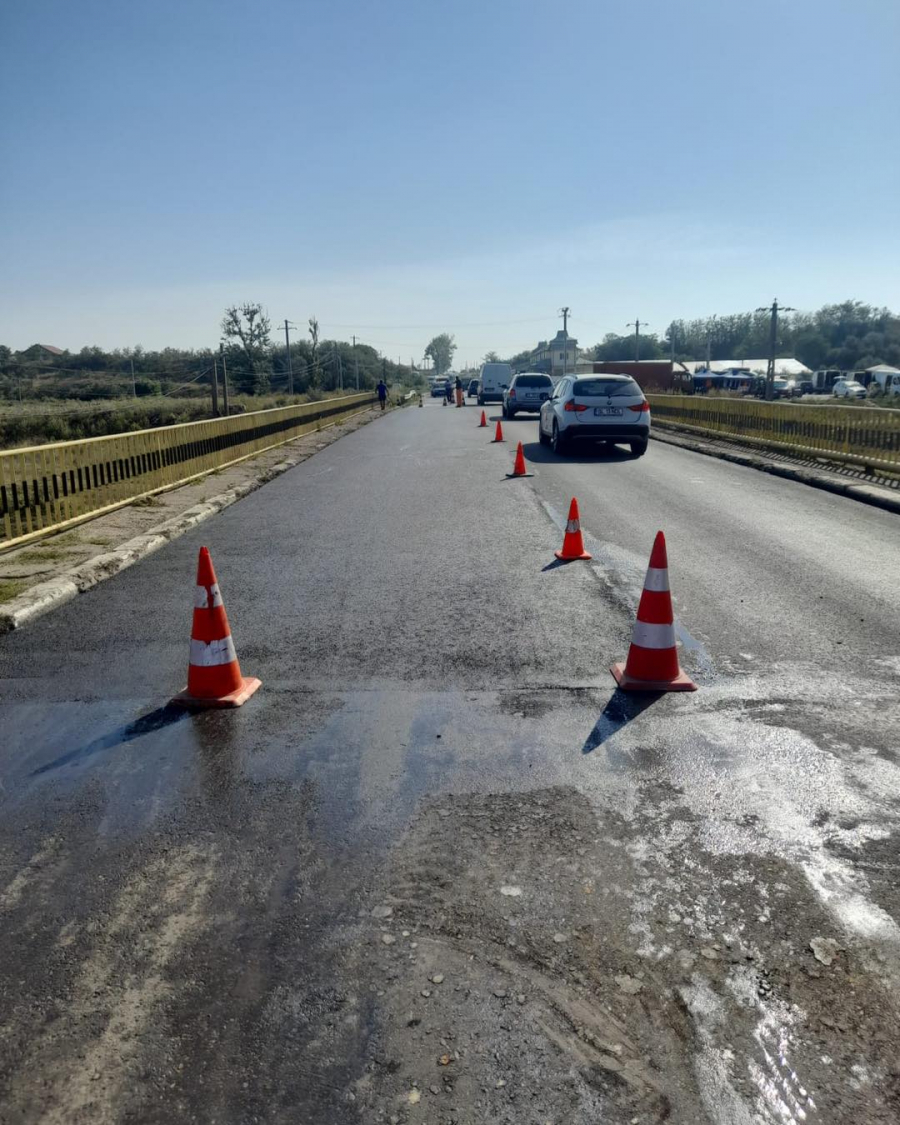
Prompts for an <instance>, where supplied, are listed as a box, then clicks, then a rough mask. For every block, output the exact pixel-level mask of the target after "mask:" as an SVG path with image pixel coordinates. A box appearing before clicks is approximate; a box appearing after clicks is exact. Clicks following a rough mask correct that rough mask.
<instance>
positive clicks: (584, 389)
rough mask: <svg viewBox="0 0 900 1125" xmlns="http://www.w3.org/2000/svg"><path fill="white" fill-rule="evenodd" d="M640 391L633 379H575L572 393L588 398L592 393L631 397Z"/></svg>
mask: <svg viewBox="0 0 900 1125" xmlns="http://www.w3.org/2000/svg"><path fill="white" fill-rule="evenodd" d="M640 393H641V388H640V387H639V386H638V385H637V383H636V382H635V381H634V379H576V380H575V385H574V386H573V387H572V394H574V395H576V396H579V397H581V396H583V397H585V398H590V397H591V396H592V395H609V396H615V395H626V396H628V397H629V398H633V397H634V396H635V395H639V394H640Z"/></svg>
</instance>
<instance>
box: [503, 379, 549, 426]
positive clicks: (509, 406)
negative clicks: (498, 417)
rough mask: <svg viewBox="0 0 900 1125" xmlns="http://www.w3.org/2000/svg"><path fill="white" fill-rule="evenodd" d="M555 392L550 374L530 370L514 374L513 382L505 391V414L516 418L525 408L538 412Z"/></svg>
mask: <svg viewBox="0 0 900 1125" xmlns="http://www.w3.org/2000/svg"><path fill="white" fill-rule="evenodd" d="M552 394H553V380H552V379H551V378H550V376H549V375H540V374H537V373H533V372H530V371H527V372H523V373H522V374H519V375H513V378H512V382H511V383H510V384H509V386H508V387H507V389H506V390H505V391H504V392H503V416H504V417H505V418H515V416H516V415H517V414H518V413H519V412H520V411H523V410H528V411H530V412H531V413H532V414H537V413H538V412H539V411H540V409H541V406H542V405H543V404H544V403H545V402H546V401H547V399H548V398H549V397H550V396H551V395H552Z"/></svg>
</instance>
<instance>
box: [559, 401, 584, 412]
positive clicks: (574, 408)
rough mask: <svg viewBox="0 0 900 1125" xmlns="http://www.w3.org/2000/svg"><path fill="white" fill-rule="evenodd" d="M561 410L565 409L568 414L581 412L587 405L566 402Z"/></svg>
mask: <svg viewBox="0 0 900 1125" xmlns="http://www.w3.org/2000/svg"><path fill="white" fill-rule="evenodd" d="M563 410H567V411H568V412H569V413H570V414H581V412H582V411H583V410H587V407H586V406H583V405H582V404H581V403H580V402H567V403H566V405H565V406H564V407H563Z"/></svg>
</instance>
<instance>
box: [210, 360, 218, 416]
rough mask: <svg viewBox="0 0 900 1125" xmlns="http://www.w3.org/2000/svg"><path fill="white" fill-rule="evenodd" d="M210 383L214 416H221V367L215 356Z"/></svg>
mask: <svg viewBox="0 0 900 1125" xmlns="http://www.w3.org/2000/svg"><path fill="white" fill-rule="evenodd" d="M210 385H211V387H212V408H213V417H214V418H218V417H219V368H218V365H217V364H216V358H215V356H213V365H212V372H211V374H210Z"/></svg>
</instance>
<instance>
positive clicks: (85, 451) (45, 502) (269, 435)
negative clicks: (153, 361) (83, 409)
mask: <svg viewBox="0 0 900 1125" xmlns="http://www.w3.org/2000/svg"><path fill="white" fill-rule="evenodd" d="M376 401H377V398H376V396H375V395H374V394H372V393H371V392H365V393H363V394H356V395H348V396H346V397H345V398H332V399H323V400H322V401H321V402H305V403H302V404H301V405H299V406H282V407H276V408H275V409H272V410H258V411H254V412H252V413H250V414H234V415H231V416H230V417H228V418H214V419H211V420H210V421H204V422H186V423H183V424H182V425H177V426H161V427H159V428H157V429H153V430H138V431H136V432H135V433H130V434H110V435H107V436H105V437H98V438H88V439H87V440H84V441H62V442H55V443H52V444H49V445H36V446H30V447H29V448H26V449H10V450H4V451H0V551H2V550H3V549H5V548H7V547H12V546H18V545H20V544H21V543H25V542H28V541H30V540H32V539H38V538H41V537H42V536H43V535H46V534H48V533H50V532H54V531H59V530H61V529H62V528H65V527H69V526H72V525H74V524H77V523H81V522H82V521H84V520H87V519H92V518H93V517H95V516H99V515H101V514H102V513H104V512H109V511H112V510H113V509H114V508H119V507H122V506H123V505H125V504H128V503H131V502H132V501H133V500H137V499H139V498H141V497H143V496H149V495H150V494H151V493H154V492H162V491H165V490H166V489H169V488H174V487H176V486H177V485H180V484H184V483H185V482H186V481H189V480H193V479H194V478H196V477H201V476H204V475H205V474H206V473H212V472H215V470H216V469H222V468H225V467H226V466H228V465H233V464H235V462H237V461H243V460H244V459H245V458H247V457H253V456H254V455H255V454H257V453H261V452H263V450H266V449H272V448H273V447H274V446H277V445H283V444H284V443H285V442H288V441H291V440H292V439H293V438H296V437H299V436H300V435H301V434H304V433H308V432H310V431H311V430H318V429H321V428H322V426H323V424H325V425H331V424H333V423H335V422H340V421H344V420H346V419H347V418H349V417H351V416H352V415H353V414H357V413H359V412H360V411H362V410H364V409H365V408H366V407H368V406H370V405H372V404H373V403H375V402H376Z"/></svg>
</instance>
